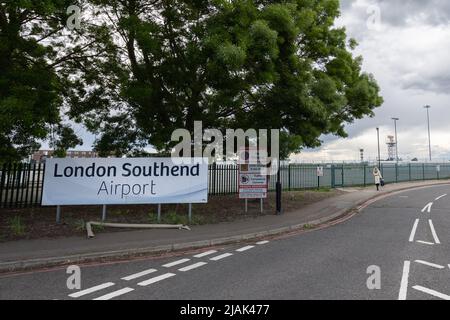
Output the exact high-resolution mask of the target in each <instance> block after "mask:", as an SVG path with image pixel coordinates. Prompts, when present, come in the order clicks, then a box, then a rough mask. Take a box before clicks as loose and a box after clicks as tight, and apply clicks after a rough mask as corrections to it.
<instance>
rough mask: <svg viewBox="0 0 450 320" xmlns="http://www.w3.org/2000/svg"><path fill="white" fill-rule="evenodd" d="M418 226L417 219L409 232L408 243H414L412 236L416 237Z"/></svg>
mask: <svg viewBox="0 0 450 320" xmlns="http://www.w3.org/2000/svg"><path fill="white" fill-rule="evenodd" d="M418 224H419V219H416V221H415V222H414V225H413V228H412V230H411V235H410V236H409V242H413V241H414V236H415V235H416V230H417V225H418Z"/></svg>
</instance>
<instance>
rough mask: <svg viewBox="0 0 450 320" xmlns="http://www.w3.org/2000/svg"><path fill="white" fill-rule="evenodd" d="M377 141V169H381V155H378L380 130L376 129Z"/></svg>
mask: <svg viewBox="0 0 450 320" xmlns="http://www.w3.org/2000/svg"><path fill="white" fill-rule="evenodd" d="M377 139H378V168H379V169H380V168H381V155H380V128H377Z"/></svg>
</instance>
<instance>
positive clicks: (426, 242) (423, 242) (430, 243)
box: [417, 240, 434, 246]
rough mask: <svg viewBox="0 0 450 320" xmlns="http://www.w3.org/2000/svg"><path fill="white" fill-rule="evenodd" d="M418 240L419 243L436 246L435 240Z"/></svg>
mask: <svg viewBox="0 0 450 320" xmlns="http://www.w3.org/2000/svg"><path fill="white" fill-rule="evenodd" d="M417 242H418V243H421V244H428V245H430V246H434V243H433V242H428V241H422V240H417Z"/></svg>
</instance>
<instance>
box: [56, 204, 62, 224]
mask: <svg viewBox="0 0 450 320" xmlns="http://www.w3.org/2000/svg"><path fill="white" fill-rule="evenodd" d="M56 223H57V224H61V206H56Z"/></svg>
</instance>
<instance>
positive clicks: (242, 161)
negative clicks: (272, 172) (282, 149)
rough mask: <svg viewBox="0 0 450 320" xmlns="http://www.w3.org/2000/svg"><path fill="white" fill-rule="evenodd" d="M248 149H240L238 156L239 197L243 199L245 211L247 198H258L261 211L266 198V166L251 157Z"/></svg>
mask: <svg viewBox="0 0 450 320" xmlns="http://www.w3.org/2000/svg"><path fill="white" fill-rule="evenodd" d="M249 150H250V149H248V148H247V149H245V150H241V152H240V157H239V181H238V188H239V199H245V212H247V209H248V199H260V204H261V213H262V212H263V199H266V198H267V189H268V180H267V174H266V170H265V168H266V166H265V165H263V164H260V163H258V160H257V156H256V159H251V158H252V156H250V154H252V153H251V152H249Z"/></svg>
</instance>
